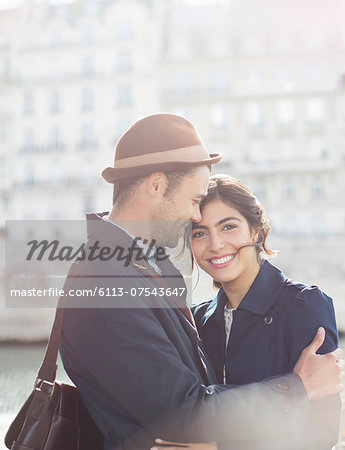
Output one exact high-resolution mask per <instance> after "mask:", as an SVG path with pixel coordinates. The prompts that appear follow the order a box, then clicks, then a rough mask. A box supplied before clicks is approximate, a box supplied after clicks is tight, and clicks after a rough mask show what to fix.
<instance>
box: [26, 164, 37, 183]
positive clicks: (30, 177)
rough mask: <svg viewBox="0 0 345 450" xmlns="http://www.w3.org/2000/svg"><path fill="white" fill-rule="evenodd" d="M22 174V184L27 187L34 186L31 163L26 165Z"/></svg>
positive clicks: (33, 172) (33, 173)
mask: <svg viewBox="0 0 345 450" xmlns="http://www.w3.org/2000/svg"><path fill="white" fill-rule="evenodd" d="M24 174H25V175H24V184H26V185H28V186H32V185H34V184H35V168H34V166H33V165H32V164H31V163H29V164H26V166H25V171H24Z"/></svg>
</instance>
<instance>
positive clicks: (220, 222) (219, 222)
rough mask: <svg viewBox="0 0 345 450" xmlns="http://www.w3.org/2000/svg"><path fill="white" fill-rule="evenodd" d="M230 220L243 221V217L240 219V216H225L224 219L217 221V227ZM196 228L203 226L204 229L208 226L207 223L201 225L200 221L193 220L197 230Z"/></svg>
mask: <svg viewBox="0 0 345 450" xmlns="http://www.w3.org/2000/svg"><path fill="white" fill-rule="evenodd" d="M228 220H237V221H239V222H241V219H239V218H238V217H232V216H230V217H224V219H220V220H219V221H218V222H217V223H216V227H217V226H219V225H222V223H224V222H227V221H228ZM196 228H201V229H203V230H207V226H206V225H201V224H199V223H195V222H193V230H195V229H196Z"/></svg>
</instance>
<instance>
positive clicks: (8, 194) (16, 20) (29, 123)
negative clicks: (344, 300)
mask: <svg viewBox="0 0 345 450" xmlns="http://www.w3.org/2000/svg"><path fill="white" fill-rule="evenodd" d="M344 16H345V4H344V2H343V1H342V0H334V1H333V2H332V3H327V5H326V4H325V2H324V1H321V0H313V1H309V0H308V1H305V2H300V1H298V0H292V1H288V0H256V1H255V2H253V1H252V0H232V1H227V0H214V1H206V0H204V1H199V2H196V1H193V0H164V1H160V0H99V1H97V0H76V1H75V2H74V3H69V4H61V5H54V6H53V5H49V4H35V2H34V1H31V0H28V2H27V3H26V4H25V7H23V8H21V9H13V10H6V11H1V12H0V98H1V100H0V218H2V219H79V218H82V217H83V215H84V213H85V212H88V211H95V210H106V209H108V208H109V207H110V201H111V186H107V185H106V184H105V182H104V181H103V180H102V178H101V177H100V172H101V170H102V169H103V168H104V167H105V166H107V165H110V164H111V163H112V160H113V149H114V146H115V143H116V140H117V139H118V137H119V136H120V135H121V134H122V133H123V132H124V131H125V130H126V128H127V127H128V126H129V125H130V124H131V123H132V122H133V121H134V120H136V119H138V118H140V117H141V116H143V115H146V114H150V113H154V112H159V111H165V112H175V113H178V114H181V115H184V116H185V117H187V118H188V119H190V120H191V121H192V122H193V123H194V124H196V126H197V127H198V129H199V131H200V134H201V136H202V138H203V140H204V141H205V143H206V146H207V148H208V149H209V151H210V152H216V151H219V152H221V153H223V155H224V159H223V161H222V163H221V164H219V167H217V169H216V170H214V171H216V172H225V173H230V174H231V175H234V176H237V177H239V178H241V179H243V180H244V181H245V182H246V183H247V184H249V186H250V187H251V189H252V190H253V191H254V192H255V193H256V194H257V196H258V198H259V200H260V201H261V202H262V203H263V205H264V206H265V209H266V210H267V211H268V216H269V218H270V219H271V222H272V225H273V229H274V234H273V242H274V244H275V245H276V246H277V247H280V248H284V250H285V255H286V267H288V269H289V270H290V272H289V274H290V275H291V276H293V275H294V274H293V273H292V274H291V271H292V272H294V270H296V271H297V273H299V272H298V270H297V269H296V267H301V268H304V270H306V267H308V270H309V272H307V275H308V276H307V278H308V277H309V278H310V279H309V280H308V279H307V280H304V281H310V282H312V281H313V279H314V278H315V279H316V280H317V279H318V278H317V277H321V278H322V276H323V275H324V278H325V281H324V283H325V289H326V288H327V289H329V288H330V289H331V293H332V289H335V291H334V293H333V295H339V296H340V295H342V294H343V293H344V294H345V291H344V288H343V287H342V283H340V281H339V280H341V279H343V278H344V275H345V267H344V263H343V258H342V254H343V250H345V238H344V234H345V233H344V232H345V195H344V194H343V193H344V192H345V63H344V61H345V58H344V56H345V28H344V26H343V23H342V18H343V17H344ZM287 237H288V238H289V240H288V241H287V240H286V239H287ZM286 242H288V244H286ZM305 248H309V249H310V251H306V252H303V249H305ZM322 255H323V256H322ZM282 258H283V259H282V261H283V260H284V257H282ZM310 258H313V259H314V258H315V259H316V260H317V259H318V258H324V263H323V264H316V265H315V264H314V265H313V264H310ZM288 261H290V262H288ZM313 267H314V268H315V269H313ZM316 280H315V281H316ZM327 280H328V281H327ZM334 280H335V281H334ZM337 280H338V281H337ZM334 283H335V284H336V285H337V287H336V288H334ZM337 283H338V284H337ZM322 287H323V286H322Z"/></svg>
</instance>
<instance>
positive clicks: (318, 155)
mask: <svg viewBox="0 0 345 450" xmlns="http://www.w3.org/2000/svg"><path fill="white" fill-rule="evenodd" d="M309 155H310V157H311V158H312V159H316V160H317V159H323V158H327V156H328V151H327V145H326V142H325V139H324V137H322V136H314V137H312V138H310V139H309Z"/></svg>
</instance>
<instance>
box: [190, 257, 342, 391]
mask: <svg viewBox="0 0 345 450" xmlns="http://www.w3.org/2000/svg"><path fill="white" fill-rule="evenodd" d="M226 301H227V298H226V295H225V293H224V290H223V289H221V290H220V291H219V293H218V295H217V296H216V297H215V298H214V299H213V300H210V301H207V302H204V303H201V304H200V305H197V306H195V307H193V308H192V311H193V314H194V318H195V322H196V325H197V328H198V330H199V334H200V337H201V340H202V342H203V345H204V348H205V349H206V352H207V354H208V355H209V358H210V360H211V362H212V365H213V368H214V369H215V372H216V376H217V381H218V382H219V383H222V382H223V366H224V362H225V367H226V377H227V383H231V384H245V383H252V382H255V381H261V380H263V379H265V378H268V377H271V376H274V375H281V374H284V373H288V372H291V371H292V369H293V367H294V365H295V363H296V361H297V359H298V357H299V355H300V354H301V351H302V350H303V348H305V347H306V346H307V345H309V344H310V342H311V341H312V339H313V337H314V336H315V333H316V331H317V329H318V327H320V326H322V327H324V328H325V329H326V339H325V342H324V344H323V345H322V347H321V348H320V350H319V353H328V352H330V351H332V350H335V349H336V348H337V347H338V333H337V326H336V321H335V314H334V308H333V302H332V299H331V298H330V297H328V296H327V295H326V294H324V293H323V292H321V291H320V289H318V288H317V287H316V286H312V287H308V286H305V285H303V284H300V283H295V282H293V281H291V280H289V279H288V278H287V277H286V276H285V275H284V274H283V273H282V272H281V271H280V270H279V269H277V268H276V267H275V266H273V265H272V264H271V263H270V262H269V261H265V262H264V264H263V265H262V267H261V269H260V272H259V273H258V275H257V277H256V279H255V281H254V283H253V284H252V286H251V287H250V289H249V291H248V292H247V294H246V295H245V297H244V298H243V300H242V302H241V303H240V305H239V306H238V308H237V309H236V310H235V311H233V323H232V328H231V332H230V338H229V344H228V347H227V351H226V354H225V328H224V306H225V304H226Z"/></svg>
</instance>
